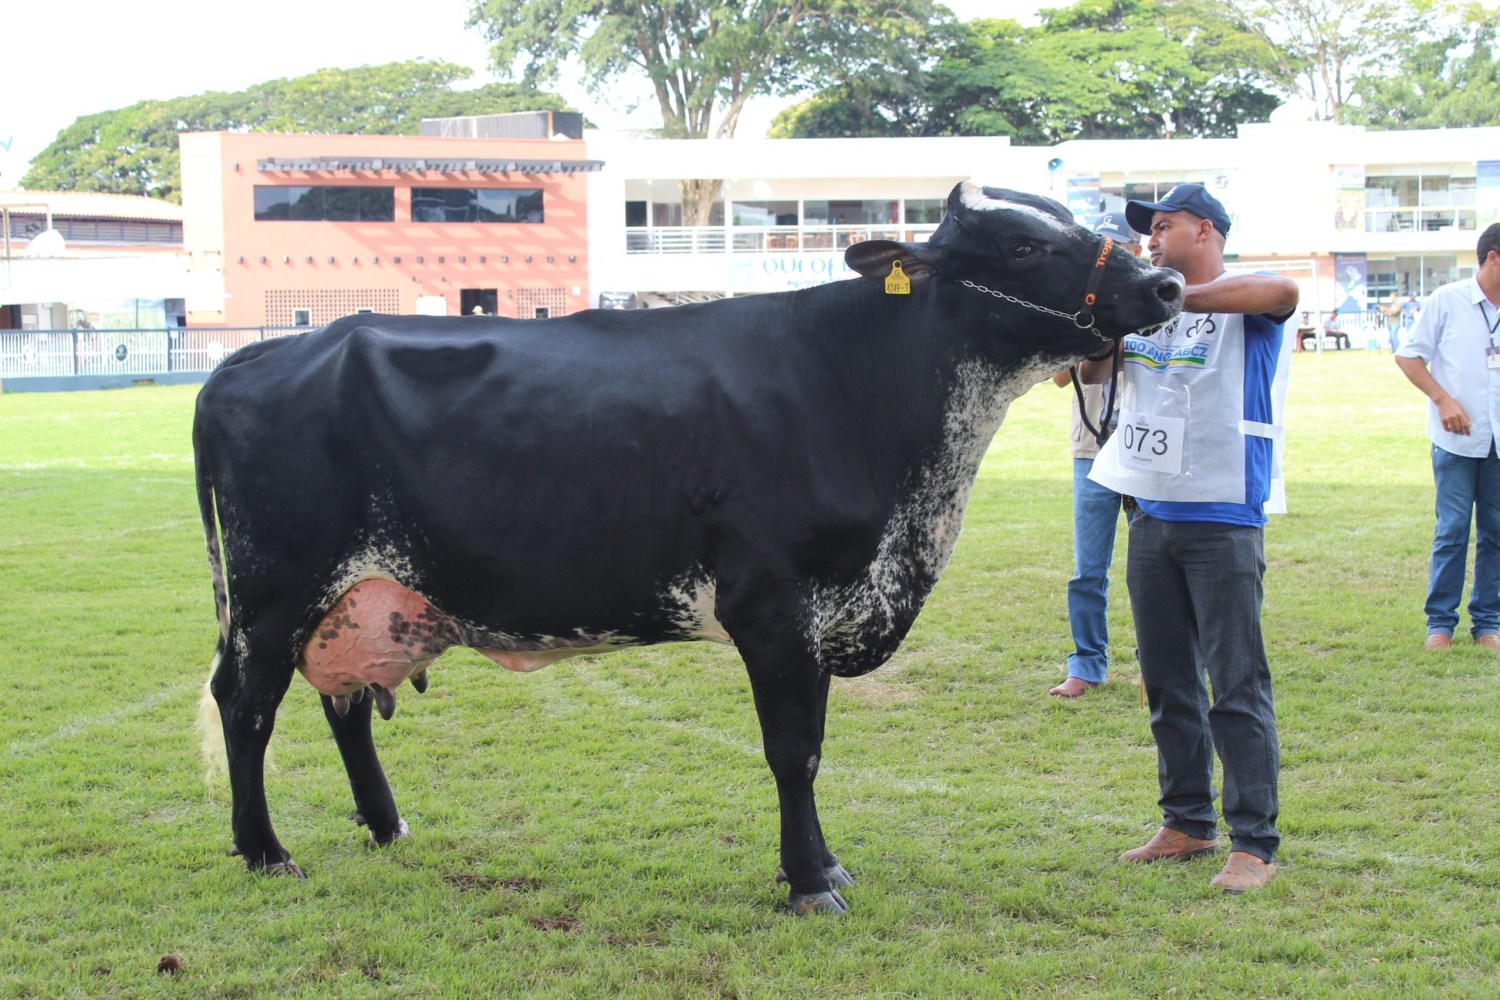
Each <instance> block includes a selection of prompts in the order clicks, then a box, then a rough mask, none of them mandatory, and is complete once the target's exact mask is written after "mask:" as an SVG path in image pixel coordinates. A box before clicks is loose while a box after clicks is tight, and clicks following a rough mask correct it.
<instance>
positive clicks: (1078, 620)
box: [1047, 212, 1141, 698]
mask: <svg viewBox="0 0 1500 1000" xmlns="http://www.w3.org/2000/svg"><path fill="white" fill-rule="evenodd" d="M1094 232H1095V233H1097V234H1099V235H1100V236H1108V237H1110V238H1111V239H1113V240H1114V241H1115V242H1116V243H1118V244H1119V245H1120V246H1122V247H1125V248H1126V249H1127V250H1129V251H1130V252H1131V253H1133V254H1135V255H1136V256H1137V257H1139V256H1140V255H1141V237H1140V234H1139V233H1137V232H1135V231H1134V230H1133V229H1131V228H1130V225H1129V224H1128V223H1126V221H1125V218H1124V216H1123V215H1122V214H1120V213H1118V212H1117V213H1114V214H1111V215H1105V216H1103V217H1102V218H1100V220H1099V224H1098V225H1097V226H1095V227H1094ZM1052 381H1053V382H1054V383H1055V384H1056V385H1058V386H1061V387H1063V388H1069V387H1071V386H1072V383H1073V378H1072V375H1071V373H1070V372H1067V371H1062V372H1058V373H1057V374H1056V375H1054V376H1053V377H1052ZM1080 389H1081V390H1082V392H1081V395H1082V398H1083V410H1080V409H1079V406H1078V400H1079V396H1080V393H1079V392H1073V393H1071V394H1070V395H1071V396H1072V407H1071V409H1072V411H1073V427H1072V439H1073V579H1071V580H1069V581H1068V627H1069V629H1070V630H1071V631H1072V634H1073V652H1071V653H1069V654H1068V662H1067V671H1068V676H1067V679H1066V680H1064V681H1063V682H1062V683H1061V684H1059V685H1057V686H1056V687H1054V688H1053V689H1052V690H1050V691H1048V692H1047V693H1048V694H1050V695H1052V696H1053V697H1054V698H1077V697H1078V696H1079V695H1081V694H1085V693H1086V692H1088V691H1089V690H1091V689H1092V688H1095V687H1098V686H1099V685H1100V684H1103V683H1104V679H1105V673H1106V672H1107V671H1108V669H1109V615H1108V611H1109V566H1110V563H1111V562H1112V561H1113V559H1114V555H1115V528H1116V526H1117V525H1118V523H1119V520H1120V509H1121V503H1122V500H1123V498H1122V497H1121V496H1120V494H1118V493H1116V492H1115V491H1114V490H1112V489H1110V488H1109V487H1107V486H1100V485H1099V484H1098V483H1096V482H1093V481H1092V480H1090V479H1089V471H1090V470H1091V469H1093V467H1094V456H1095V455H1097V454H1099V447H1100V446H1101V445H1102V444H1103V443H1104V442H1105V441H1106V440H1107V439H1108V438H1109V435H1110V433H1111V432H1112V431H1113V430H1114V425H1115V420H1116V416H1117V414H1118V412H1119V405H1118V404H1119V400H1118V399H1117V398H1116V392H1115V388H1114V387H1113V386H1105V385H1081V386H1080ZM1085 416H1087V420H1086V419H1085ZM1090 424H1092V428H1090V426H1089V425H1090Z"/></svg>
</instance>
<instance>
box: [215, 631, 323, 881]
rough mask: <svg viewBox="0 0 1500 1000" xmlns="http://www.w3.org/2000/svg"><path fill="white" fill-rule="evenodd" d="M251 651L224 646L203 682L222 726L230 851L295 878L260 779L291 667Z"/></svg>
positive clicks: (256, 867)
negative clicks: (229, 808)
mask: <svg viewBox="0 0 1500 1000" xmlns="http://www.w3.org/2000/svg"><path fill="white" fill-rule="evenodd" d="M240 635H241V636H242V637H243V633H240ZM254 649H255V645H254V644H253V643H250V642H231V643H227V644H225V647H224V648H223V651H222V655H221V656H220V659H219V664H218V666H217V667H216V668H215V670H214V675H213V678H212V679H211V680H210V682H209V690H210V691H212V692H213V696H214V701H215V702H217V703H218V706H219V718H220V720H221V722H222V723H223V726H224V749H225V751H226V753H227V754H228V765H229V789H230V795H231V798H232V800H233V811H232V819H231V823H232V827H233V831H234V851H235V853H236V854H239V855H241V856H242V857H243V858H244V859H245V865H246V866H247V867H248V868H249V869H250V870H251V871H264V872H266V873H268V874H272V875H293V876H296V877H298V878H301V877H302V871H301V869H299V868H298V867H297V865H296V863H295V862H293V861H292V856H291V854H289V853H287V850H286V848H284V847H282V846H281V842H280V841H279V840H277V839H276V831H275V830H273V829H272V828H271V814H270V810H269V809H268V807H267V805H266V782H265V765H266V744H267V743H269V742H270V740H271V731H272V728H273V727H274V726H275V723H276V709H277V707H278V706H279V705H280V704H281V699H282V697H283V696H284V695H285V694H286V689H287V685H289V684H290V683H291V679H292V667H291V664H289V663H276V662H275V661H274V660H270V659H268V658H267V657H266V656H265V655H264V654H260V655H259V656H257V655H256V653H255V652H254Z"/></svg>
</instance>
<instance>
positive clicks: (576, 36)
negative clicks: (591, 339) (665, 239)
mask: <svg viewBox="0 0 1500 1000" xmlns="http://www.w3.org/2000/svg"><path fill="white" fill-rule="evenodd" d="M951 20H952V16H951V14H949V12H948V11H947V8H945V7H941V6H938V5H937V4H935V3H934V2H933V0H568V2H566V3H559V2H557V0H473V6H472V8H471V10H470V16H469V24H470V25H471V26H473V27H477V28H479V29H480V31H481V32H482V33H483V34H484V36H485V38H486V39H488V40H489V42H490V46H491V47H490V53H491V58H492V60H493V63H494V66H495V69H496V71H497V72H500V73H508V74H511V75H512V76H515V77H519V78H520V80H521V81H522V82H523V83H524V84H529V85H535V84H538V83H543V82H549V81H552V80H555V79H556V77H557V73H558V69H559V67H560V66H561V65H562V64H563V62H564V61H566V60H568V59H570V58H576V59H577V60H578V62H579V63H580V64H581V66H582V67H583V70H584V74H585V78H586V81H587V83H588V84H589V86H590V87H591V88H592V89H593V90H594V91H595V92H596V93H597V92H600V91H602V90H603V89H604V88H606V87H607V86H608V85H609V84H610V82H611V81H613V80H617V79H619V78H622V77H629V76H631V75H634V74H640V75H643V76H644V77H645V78H646V80H647V81H649V84H650V87H651V92H652V94H653V95H654V96H655V98H656V104H657V107H658V109H659V111H660V113H661V121H662V134H663V135H665V136H667V137H668V138H674V139H706V138H710V137H715V138H728V137H731V136H733V135H734V132H735V127H736V126H737V124H738V122H739V117H740V113H741V112H742V111H743V110H744V107H745V103H746V102H747V101H748V100H749V99H750V98H752V97H756V96H762V95H784V94H790V93H797V92H799V91H805V90H813V89H815V88H816V87H819V86H822V85H824V84H826V82H827V81H828V80H830V79H833V80H851V79H865V80H871V81H880V80H895V79H900V78H902V77H907V78H909V77H911V76H913V75H915V74H916V72H917V71H918V69H919V68H920V66H921V62H922V52H923V49H922V45H923V43H924V42H926V41H928V40H930V39H932V38H934V37H936V36H938V35H940V34H941V33H942V31H944V30H945V29H946V27H947V26H948V25H949V24H950V23H951ZM722 186H723V182H722V181H720V180H684V181H683V182H682V201H683V217H684V221H685V222H686V223H687V224H688V225H702V224H704V223H706V222H707V221H708V214H709V209H710V208H711V207H712V205H713V203H714V202H715V201H716V200H717V199H718V196H719V192H720V190H721V189H722Z"/></svg>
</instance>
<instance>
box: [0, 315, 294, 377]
mask: <svg viewBox="0 0 1500 1000" xmlns="http://www.w3.org/2000/svg"><path fill="white" fill-rule="evenodd" d="M311 329H313V327H310V326H293V327H285V326H237V327H224V326H221V327H181V328H172V329H133V330H93V329H84V328H81V327H80V328H73V329H67V330H0V379H8V378H9V379H18V378H58V377H68V376H76V375H86V376H98V375H105V376H111V375H140V376H149V375H162V374H173V373H197V372H203V373H206V372H211V371H213V370H214V369H215V368H217V367H218V365H219V362H221V361H223V360H224V359H225V358H226V357H227V356H229V355H230V354H232V353H234V352H235V351H236V350H238V349H239V348H241V347H244V346H245V345H246V344H253V343H255V342H256V341H259V340H269V339H271V338H274V337H286V336H290V335H294V334H298V333H306V332H307V331H309V330H311Z"/></svg>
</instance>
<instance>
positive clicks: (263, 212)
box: [255, 184, 396, 222]
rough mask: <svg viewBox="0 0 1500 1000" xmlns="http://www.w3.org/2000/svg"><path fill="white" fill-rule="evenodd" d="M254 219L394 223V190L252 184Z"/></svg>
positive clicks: (384, 188)
mask: <svg viewBox="0 0 1500 1000" xmlns="http://www.w3.org/2000/svg"><path fill="white" fill-rule="evenodd" d="M255 221H256V222H395V221H396V189H395V188H389V187H335V186H332V185H311V186H302V185H280V184H278V185H272V184H257V185H255Z"/></svg>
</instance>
